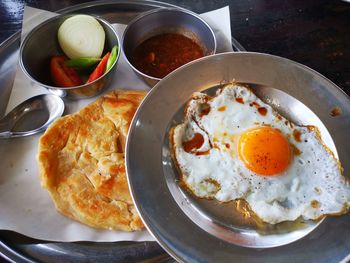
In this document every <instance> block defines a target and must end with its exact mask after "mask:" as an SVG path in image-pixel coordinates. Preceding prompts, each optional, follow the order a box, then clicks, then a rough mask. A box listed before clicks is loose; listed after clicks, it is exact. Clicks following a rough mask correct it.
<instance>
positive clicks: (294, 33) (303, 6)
mask: <svg viewBox="0 0 350 263" xmlns="http://www.w3.org/2000/svg"><path fill="white" fill-rule="evenodd" d="M83 2H88V1H82V0H62V1H58V0H56V1H55V0H26V1H23V0H16V1H13V0H2V1H1V2H0V42H3V41H5V40H6V39H7V38H8V37H11V35H12V34H14V33H15V32H17V31H19V30H21V26H22V17H23V9H24V5H25V4H27V5H29V6H32V7H36V8H42V9H46V10H50V11H56V10H59V9H61V8H64V7H68V6H71V5H75V4H79V3H83ZM164 2H167V3H171V4H175V5H179V6H181V7H185V8H188V9H190V10H192V11H195V12H198V13H202V12H206V11H210V10H213V9H216V8H220V7H223V6H226V5H229V6H230V13H231V30H232V36H233V37H234V38H235V39H237V40H238V41H239V42H240V43H241V44H242V45H243V46H244V47H245V48H246V49H247V50H248V51H256V52H263V53H269V54H274V55H278V56H282V57H286V58H289V59H292V60H294V61H297V62H300V63H302V64H305V65H307V66H309V67H311V68H313V69H314V70H316V71H318V72H320V73H321V74H323V75H324V76H326V77H327V78H329V79H330V80H332V81H333V82H334V83H335V84H337V85H338V86H339V87H340V88H342V89H343V90H344V91H345V92H346V93H347V94H348V95H350V2H347V1H340V0H338V1H336V0H294V1H291V0H249V1H246V0H244V1H240V0H231V1H229V0H216V1H205V0H196V1H193V0H192V1H191V0H167V1H164ZM218 19H220V18H218Z"/></svg>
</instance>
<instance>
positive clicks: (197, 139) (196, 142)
mask: <svg viewBox="0 0 350 263" xmlns="http://www.w3.org/2000/svg"><path fill="white" fill-rule="evenodd" d="M203 143H204V138H203V135H202V134H200V133H195V134H194V136H193V138H192V139H190V140H189V141H186V142H183V143H182V147H183V148H184V150H185V152H187V153H190V152H192V151H193V150H195V149H199V148H201V147H202V145H203Z"/></svg>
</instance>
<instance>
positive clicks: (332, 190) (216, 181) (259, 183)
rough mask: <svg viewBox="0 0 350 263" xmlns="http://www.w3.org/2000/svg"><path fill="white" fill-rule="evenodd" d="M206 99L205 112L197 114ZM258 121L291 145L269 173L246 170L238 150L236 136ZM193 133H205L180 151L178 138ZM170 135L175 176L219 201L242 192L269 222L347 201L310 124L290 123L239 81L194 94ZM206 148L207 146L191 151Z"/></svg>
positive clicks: (337, 207)
mask: <svg viewBox="0 0 350 263" xmlns="http://www.w3.org/2000/svg"><path fill="white" fill-rule="evenodd" d="M237 98H241V99H242V101H243V103H241V102H242V101H240V102H238V101H237V100H236V99H237ZM254 103H255V104H254ZM257 105H259V106H257ZM208 106H209V109H210V110H209V112H206V113H205V114H203V109H204V108H208ZM259 107H263V108H265V109H266V115H262V114H261V113H259V111H258V108H259ZM263 125H268V126H270V127H272V128H277V129H279V130H280V131H281V132H282V133H283V134H284V136H285V137H286V138H287V139H288V141H289V143H290V144H291V145H292V146H293V147H294V149H298V151H297V152H296V154H295V155H294V157H293V159H292V162H291V163H290V165H289V166H288V168H287V170H286V171H284V172H283V173H281V174H278V175H275V176H261V175H257V174H255V173H254V172H252V171H250V170H249V169H248V168H247V167H246V166H245V164H244V163H243V162H242V160H241V159H240V158H239V155H238V152H237V143H238V140H239V138H240V136H241V135H242V134H243V133H244V132H245V131H247V130H249V129H252V128H255V127H258V126H263ZM293 131H298V132H299V133H300V138H296V137H295V136H293ZM195 133H200V134H201V135H202V136H203V137H204V143H203V144H202V146H201V147H200V148H199V149H195V151H192V152H186V151H185V150H184V148H183V143H184V142H186V141H189V140H190V139H191V138H192V137H193V136H194V134H195ZM171 141H172V143H173V145H172V146H173V150H174V156H175V159H176V163H177V166H178V167H179V170H180V171H181V180H182V181H183V182H184V183H185V184H186V186H187V187H188V188H189V189H190V190H191V191H192V192H193V194H194V195H196V196H198V197H201V198H215V199H217V200H218V201H222V202H227V201H231V200H237V199H245V200H246V201H247V202H248V203H249V205H250V207H251V209H252V210H253V211H254V212H255V213H256V215H257V216H258V217H259V218H261V219H262V220H263V221H265V222H267V223H271V224H275V223H279V222H282V221H293V220H296V219H297V218H299V217H303V218H304V219H318V218H321V217H322V216H323V215H332V214H342V213H345V212H346V211H347V210H348V209H349V206H350V187H349V183H348V181H347V180H346V179H345V178H344V176H343V175H342V169H341V166H340V163H339V161H338V160H337V159H336V158H335V157H334V155H333V154H332V153H331V152H330V151H329V150H328V148H327V147H325V146H324V144H323V142H322V140H321V139H320V137H319V134H318V130H317V128H314V129H310V128H309V127H299V126H297V125H294V124H293V123H291V122H290V121H288V120H286V119H285V118H284V117H282V116H280V115H279V114H278V113H277V112H275V111H274V110H273V109H272V107H270V106H269V105H267V104H265V103H264V102H263V101H261V100H260V99H259V98H257V97H256V95H255V94H254V93H253V92H251V91H250V90H249V89H248V88H246V87H244V86H240V85H235V84H232V85H228V86H226V87H224V88H223V89H222V90H220V91H219V92H218V94H217V96H215V97H213V98H210V97H208V96H207V95H205V94H202V93H196V94H194V96H193V98H192V99H191V100H190V101H189V103H188V106H187V109H186V117H185V120H184V122H183V123H181V124H179V125H178V126H176V127H175V128H174V129H173V132H172V140H171ZM208 150H210V151H209V153H208V154H203V155H197V154H196V152H204V151H208Z"/></svg>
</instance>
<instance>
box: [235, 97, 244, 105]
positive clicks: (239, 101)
mask: <svg viewBox="0 0 350 263" xmlns="http://www.w3.org/2000/svg"><path fill="white" fill-rule="evenodd" d="M236 101H237V102H238V103H241V104H244V100H243V98H236Z"/></svg>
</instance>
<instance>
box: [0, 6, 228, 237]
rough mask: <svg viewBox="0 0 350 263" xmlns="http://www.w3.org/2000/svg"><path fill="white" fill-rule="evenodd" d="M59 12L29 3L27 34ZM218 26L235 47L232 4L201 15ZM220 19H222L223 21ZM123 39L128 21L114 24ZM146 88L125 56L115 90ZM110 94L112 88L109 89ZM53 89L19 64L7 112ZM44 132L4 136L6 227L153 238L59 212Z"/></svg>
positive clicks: (0, 144) (1, 190)
mask: <svg viewBox="0 0 350 263" xmlns="http://www.w3.org/2000/svg"><path fill="white" fill-rule="evenodd" d="M54 15H56V14H55V13H51V12H48V11H44V10H39V9H35V8H30V7H25V9H24V18H23V28H22V37H23V36H24V35H25V34H27V33H28V32H29V31H30V30H31V29H32V28H33V27H35V26H36V25H37V24H39V23H41V22H42V21H44V20H46V19H48V18H50V17H52V16H54ZM201 16H202V18H203V19H205V20H206V21H207V22H208V23H209V24H210V26H211V27H212V28H213V30H214V32H215V34H216V37H217V42H218V52H225V51H232V46H231V28H230V14H229V7H224V8H221V9H218V10H214V11H211V12H208V13H205V14H202V15H201ZM218 17H220V19H217V18H218ZM113 26H114V27H115V29H116V31H117V33H118V35H119V36H120V37H121V36H122V34H123V32H124V29H125V27H126V26H125V25H122V24H114V25H113ZM112 89H146V90H149V87H148V86H147V85H146V84H145V83H144V82H143V81H142V80H140V79H139V78H138V77H137V75H136V74H135V73H134V72H133V71H132V69H131V68H130V67H129V66H128V64H127V63H126V61H125V57H124V54H121V57H120V59H119V61H118V65H117V70H116V72H115V76H114V79H113V82H112V83H111V85H110V87H109V90H112ZM106 92H108V91H106ZM43 93H48V91H47V90H46V89H44V88H42V87H40V86H38V85H36V84H34V83H33V82H30V81H29V80H28V79H27V78H26V76H25V75H24V73H23V72H22V70H21V69H20V68H19V67H18V68H17V72H16V78H15V81H14V85H13V88H12V93H11V96H10V100H9V102H8V105H7V110H6V112H8V111H9V110H11V109H12V108H14V107H15V106H16V105H17V104H19V103H20V102H22V101H24V100H26V99H27V98H30V97H32V96H35V95H38V94H43ZM95 99H96V98H93V99H86V100H79V101H70V102H67V103H66V110H65V114H69V113H73V112H76V111H78V110H79V109H80V108H82V107H83V106H85V105H87V104H88V103H90V102H91V101H94V100H95ZM39 137H40V134H39V135H34V136H31V137H26V138H20V139H11V140H0V157H1V158H0V167H1V172H0V211H1V217H0V229H7V230H13V231H16V232H18V233H21V234H24V235H26V236H30V237H33V238H37V239H43V240H51V241H67V242H69V241H80V240H85V241H129V240H133V241H147V240H148V241H152V240H154V238H153V237H152V236H151V235H150V234H149V232H148V231H147V230H144V231H140V232H132V233H129V232H123V231H109V230H98V229H94V228H91V227H88V226H85V225H83V224H80V223H78V222H75V221H73V220H71V219H68V218H66V217H64V216H62V215H61V214H59V213H58V212H57V211H56V209H55V207H54V205H53V202H52V201H51V198H50V197H49V194H48V192H47V191H46V190H45V189H42V188H41V186H40V181H39V172H38V166H37V161H36V154H37V146H38V140H39Z"/></svg>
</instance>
